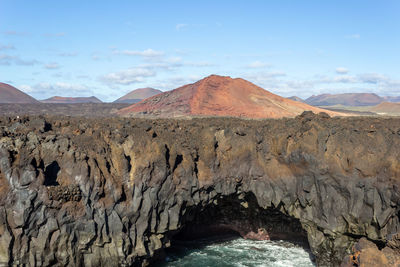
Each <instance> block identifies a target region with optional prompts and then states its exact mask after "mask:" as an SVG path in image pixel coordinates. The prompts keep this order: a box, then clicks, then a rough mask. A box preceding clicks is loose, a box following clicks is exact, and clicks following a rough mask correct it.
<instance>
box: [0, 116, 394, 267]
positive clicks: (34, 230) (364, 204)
mask: <svg viewBox="0 0 400 267" xmlns="http://www.w3.org/2000/svg"><path fill="white" fill-rule="evenodd" d="M399 159H400V119H398V118H377V117H374V118H372V117H350V118H339V117H336V118H330V117H329V116H328V115H326V114H323V113H322V114H319V115H315V114H313V113H311V112H305V113H303V114H302V115H300V116H297V117H296V118H292V119H266V120H246V119H237V118H189V119H158V120H151V119H127V118H101V119H100V118H70V117H61V116H56V117H52V116H45V117H43V116H24V117H20V118H19V117H18V118H17V117H0V266H2V265H5V266H8V265H11V266H148V265H151V264H152V263H153V262H154V261H155V260H156V259H159V258H162V257H163V252H164V249H165V248H167V247H169V246H171V240H173V239H174V238H181V239H186V238H193V237H195V235H196V234H197V235H202V234H207V233H210V231H211V232H215V233H221V232H224V231H226V232H235V233H237V234H238V235H241V236H243V237H245V238H251V239H253V238H254V239H286V240H293V241H296V242H297V241H301V242H304V243H306V244H307V246H309V247H310V249H311V252H312V254H313V255H314V256H315V259H316V263H317V265H318V266H339V265H342V266H372V265H369V264H383V265H384V264H388V265H392V264H399V263H400V256H399V249H400V245H399V244H400V238H399V234H398V232H399V230H400V222H399V207H400V190H399V188H400V160H399ZM201 229H203V230H201ZM371 255H377V256H376V257H372V256H371ZM371 257H372V258H371ZM376 262H378V263H376ZM363 264H364V265H363Z"/></svg>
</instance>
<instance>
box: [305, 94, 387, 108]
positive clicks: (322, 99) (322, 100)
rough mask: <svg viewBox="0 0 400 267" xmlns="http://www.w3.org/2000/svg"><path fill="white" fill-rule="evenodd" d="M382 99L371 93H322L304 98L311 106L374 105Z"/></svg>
mask: <svg viewBox="0 0 400 267" xmlns="http://www.w3.org/2000/svg"><path fill="white" fill-rule="evenodd" d="M383 101H384V99H383V98H382V97H380V96H378V95H376V94H371V93H348V94H334V95H332V94H322V95H316V96H315V95H313V96H311V97H309V98H307V99H306V100H305V102H306V103H307V104H309V105H313V106H334V105H344V106H375V105H378V104H379V103H382V102H383Z"/></svg>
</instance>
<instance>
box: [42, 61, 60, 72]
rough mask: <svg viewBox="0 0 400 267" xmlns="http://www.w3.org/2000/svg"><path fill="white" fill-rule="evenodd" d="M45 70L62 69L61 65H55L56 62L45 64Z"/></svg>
mask: <svg viewBox="0 0 400 267" xmlns="http://www.w3.org/2000/svg"><path fill="white" fill-rule="evenodd" d="M44 68H45V69H48V70H55V69H59V68H60V65H58V64H57V63H55V62H52V63H49V64H45V65H44Z"/></svg>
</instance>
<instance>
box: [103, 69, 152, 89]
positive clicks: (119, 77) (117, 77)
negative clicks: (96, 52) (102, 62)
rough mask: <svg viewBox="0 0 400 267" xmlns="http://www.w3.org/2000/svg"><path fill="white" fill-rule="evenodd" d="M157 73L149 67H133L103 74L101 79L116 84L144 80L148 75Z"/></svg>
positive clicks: (127, 83) (109, 83)
mask: <svg viewBox="0 0 400 267" xmlns="http://www.w3.org/2000/svg"><path fill="white" fill-rule="evenodd" d="M155 75H156V73H155V72H154V71H153V70H150V69H148V68H132V69H127V70H122V71H118V72H113V73H109V74H106V75H103V76H101V77H100V78H99V79H100V81H102V82H103V83H105V84H107V85H109V86H115V85H129V84H133V83H140V82H144V81H145V79H146V78H147V77H153V76H155Z"/></svg>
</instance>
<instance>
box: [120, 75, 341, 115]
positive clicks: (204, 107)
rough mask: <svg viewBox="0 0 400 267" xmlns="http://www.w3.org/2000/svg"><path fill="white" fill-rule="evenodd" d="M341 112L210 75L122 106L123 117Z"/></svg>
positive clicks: (248, 83) (333, 113)
mask: <svg viewBox="0 0 400 267" xmlns="http://www.w3.org/2000/svg"><path fill="white" fill-rule="evenodd" d="M306 110H311V111H313V112H316V113H319V112H323V111H324V112H326V113H328V114H330V115H338V114H339V113H335V112H331V111H326V110H323V109H320V108H316V107H312V106H309V105H307V104H304V103H300V102H297V101H293V100H290V99H286V98H283V97H280V96H278V95H275V94H272V93H270V92H268V91H266V90H264V89H263V88H261V87H259V86H256V85H255V84H253V83H251V82H249V81H246V80H243V79H240V78H237V79H232V78H230V77H222V76H217V75H211V76H208V77H206V78H204V79H202V80H200V81H198V82H196V83H193V84H188V85H185V86H182V87H180V88H177V89H175V90H172V91H169V92H165V93H162V94H159V95H156V96H153V97H151V98H148V99H146V100H144V101H142V102H140V103H137V104H134V105H132V106H129V107H127V108H125V109H122V110H121V111H120V112H119V114H120V115H124V116H135V115H150V116H156V117H175V116H191V115H197V116H198V115H200V116H233V117H247V118H282V117H294V116H296V115H299V114H301V113H302V112H303V111H306Z"/></svg>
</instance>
